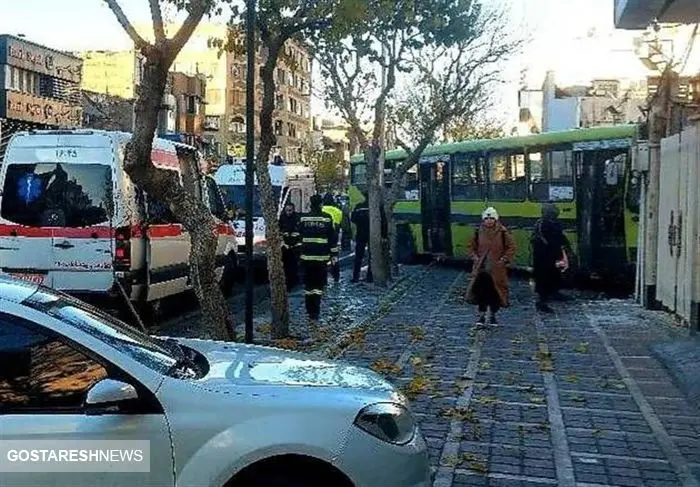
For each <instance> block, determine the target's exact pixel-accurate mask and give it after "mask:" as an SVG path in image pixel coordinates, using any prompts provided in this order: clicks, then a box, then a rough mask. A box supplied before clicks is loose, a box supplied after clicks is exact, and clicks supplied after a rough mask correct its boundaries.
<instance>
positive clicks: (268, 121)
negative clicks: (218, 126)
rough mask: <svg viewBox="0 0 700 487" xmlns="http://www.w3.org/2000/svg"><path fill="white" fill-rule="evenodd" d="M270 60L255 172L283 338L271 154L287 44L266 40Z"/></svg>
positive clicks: (275, 323)
mask: <svg viewBox="0 0 700 487" xmlns="http://www.w3.org/2000/svg"><path fill="white" fill-rule="evenodd" d="M267 41H268V42H267V43H266V44H267V47H268V58H267V60H266V61H265V64H264V65H263V67H262V69H261V70H260V76H261V79H262V83H263V99H262V107H261V110H260V147H259V148H258V156H257V158H256V161H255V169H256V172H257V175H258V185H259V186H260V199H261V201H262V208H263V215H264V216H265V234H266V239H267V272H268V276H269V278H270V298H271V303H272V323H271V328H272V337H273V338H284V337H286V336H288V335H289V299H288V296H287V283H286V278H285V275H284V266H283V264H282V237H281V235H280V229H279V222H278V216H277V205H276V204H275V201H274V199H273V193H272V183H271V181H270V173H269V172H268V160H269V158H270V151H271V150H272V147H273V146H274V145H275V135H274V132H273V127H272V113H273V111H274V109H275V80H274V77H273V74H274V70H275V66H276V65H277V58H278V56H279V50H280V49H281V47H282V45H283V44H284V42H283V41H280V39H279V38H273V39H267Z"/></svg>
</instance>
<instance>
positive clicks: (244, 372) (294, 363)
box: [178, 339, 396, 392]
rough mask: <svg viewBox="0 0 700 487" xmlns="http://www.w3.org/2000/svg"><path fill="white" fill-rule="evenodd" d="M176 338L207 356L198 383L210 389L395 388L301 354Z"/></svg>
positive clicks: (356, 369)
mask: <svg viewBox="0 0 700 487" xmlns="http://www.w3.org/2000/svg"><path fill="white" fill-rule="evenodd" d="M178 341H179V342H180V343H182V344H183V345H186V346H188V347H191V348H193V349H195V350H197V351H199V352H200V353H202V354H203V355H204V356H205V357H206V358H207V360H208V362H209V373H208V374H207V375H206V376H204V377H203V378H202V379H200V380H199V382H200V383H201V384H202V385H204V386H205V387H207V388H210V389H222V388H226V386H227V385H228V386H230V385H234V384H235V385H277V386H300V387H303V386H306V387H341V388H346V389H363V390H372V391H378V392H379V391H381V392H395V391H396V390H395V388H394V386H393V385H391V384H390V383H389V382H388V381H386V380H385V379H384V378H382V377H381V376H380V375H378V374H376V373H374V372H372V371H371V370H368V369H365V368H361V367H355V366H352V365H348V364H344V363H342V362H334V361H327V360H321V359H317V358H314V357H313V356H311V355H308V354H304V353H299V352H292V351H288V350H281V349H277V348H271V347H262V346H255V345H241V344H232V343H226V342H212V341H206V340H189V339H180V340H178Z"/></svg>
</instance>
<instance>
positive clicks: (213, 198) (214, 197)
mask: <svg viewBox="0 0 700 487" xmlns="http://www.w3.org/2000/svg"><path fill="white" fill-rule="evenodd" d="M205 181H206V184H207V195H208V196H209V210H210V211H211V213H212V215H214V216H216V217H218V218H222V217H223V216H225V215H226V206H225V205H224V200H223V197H222V196H221V191H220V190H219V187H218V186H217V185H216V181H214V179H212V178H211V177H209V176H207V177H206V178H205Z"/></svg>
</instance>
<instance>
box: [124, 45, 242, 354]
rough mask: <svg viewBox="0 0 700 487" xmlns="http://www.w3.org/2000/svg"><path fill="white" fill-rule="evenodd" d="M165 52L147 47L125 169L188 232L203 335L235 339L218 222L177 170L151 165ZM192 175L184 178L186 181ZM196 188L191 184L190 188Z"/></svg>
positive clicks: (163, 79)
mask: <svg viewBox="0 0 700 487" xmlns="http://www.w3.org/2000/svg"><path fill="white" fill-rule="evenodd" d="M165 58H166V53H164V52H162V51H159V50H157V49H155V48H153V47H152V46H149V49H148V51H147V52H146V59H147V63H146V66H145V70H144V77H143V82H142V84H141V92H140V93H139V96H138V99H137V100H136V105H135V111H136V118H135V123H134V134H133V137H132V138H131V141H130V143H129V144H128V145H127V148H126V154H125V158H124V159H125V160H124V170H125V171H126V173H127V174H128V175H129V177H130V178H131V180H132V181H133V183H134V184H135V185H136V186H137V187H139V188H141V189H142V190H143V191H145V192H146V194H147V195H148V197H150V198H153V199H156V200H159V201H162V202H164V203H167V205H168V207H169V208H170V210H171V211H172V212H173V214H175V215H178V217H179V218H180V220H181V222H182V225H183V226H184V228H185V230H187V232H188V233H189V235H190V241H191V249H190V256H189V257H190V279H191V282H192V286H193V288H194V291H195V294H196V296H197V299H198V300H199V303H200V306H201V309H202V323H201V327H202V334H203V335H204V336H206V337H210V338H216V339H221V340H231V339H233V338H234V336H233V328H232V326H231V319H230V315H229V313H228V309H227V306H226V301H225V299H224V297H223V295H222V294H221V290H220V288H219V286H218V282H217V279H216V273H215V255H216V244H217V235H216V225H215V222H214V218H213V217H212V215H211V213H210V211H209V209H208V208H207V207H206V205H205V204H204V202H203V201H202V199H201V198H197V197H196V196H195V194H194V193H193V192H189V191H187V189H186V188H184V187H183V186H182V185H181V184H180V181H179V180H178V177H177V176H176V175H175V173H174V172H173V171H164V170H160V169H157V168H156V167H155V166H153V164H152V163H151V150H152V148H153V139H154V138H155V133H156V129H157V125H158V113H159V111H160V107H161V103H162V100H163V94H164V92H165V85H166V80H167V76H168V69H169V67H170V66H169V63H168V62H167V61H165ZM187 179H191V178H185V180H187ZM188 189H190V190H191V189H192V188H188Z"/></svg>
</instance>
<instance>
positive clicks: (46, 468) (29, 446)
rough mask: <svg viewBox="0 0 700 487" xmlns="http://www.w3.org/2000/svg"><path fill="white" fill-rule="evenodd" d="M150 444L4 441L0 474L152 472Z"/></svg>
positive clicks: (80, 441) (0, 453)
mask: <svg viewBox="0 0 700 487" xmlns="http://www.w3.org/2000/svg"><path fill="white" fill-rule="evenodd" d="M150 443H151V442H150V441H148V440H6V441H0V472H17V473H20V472H26V473H32V472H34V473H37V472H44V473H46V472H51V473H53V472H55V473H62V472H100V473H116V472H150V471H151V444H150Z"/></svg>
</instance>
